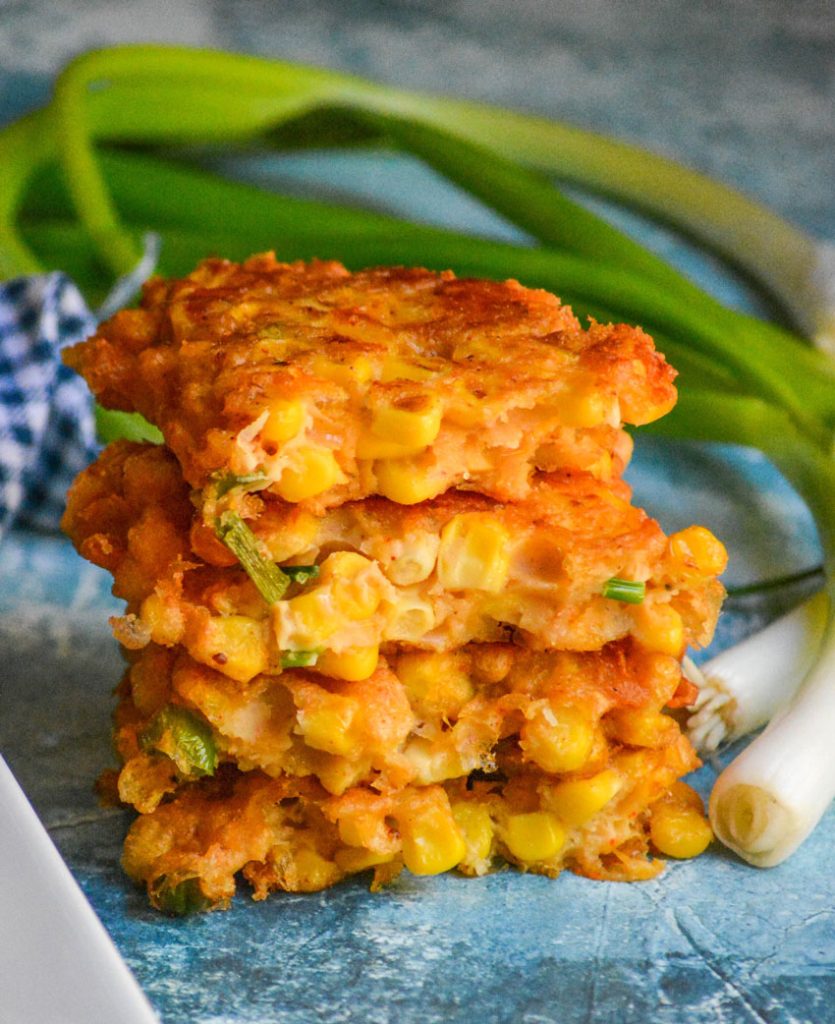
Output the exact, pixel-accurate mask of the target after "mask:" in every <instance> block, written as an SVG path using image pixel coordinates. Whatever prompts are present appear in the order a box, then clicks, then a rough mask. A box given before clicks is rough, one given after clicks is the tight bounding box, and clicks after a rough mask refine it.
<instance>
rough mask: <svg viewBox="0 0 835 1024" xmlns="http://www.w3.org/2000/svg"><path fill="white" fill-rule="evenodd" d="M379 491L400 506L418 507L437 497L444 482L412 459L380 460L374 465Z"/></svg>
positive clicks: (442, 488)
mask: <svg viewBox="0 0 835 1024" xmlns="http://www.w3.org/2000/svg"><path fill="white" fill-rule="evenodd" d="M374 474H375V476H376V478H377V490H378V491H379V492H380V494H382V495H383V497H384V498H389V499H390V500H391V501H396V502H397V503H398V505H416V504H417V503H418V502H421V501H428V500H429V498H434V497H437V495H439V494H440V493H441V491H443V490H444V486H445V483H444V481H443V480H441V479H438V478H435V477H432V476H431V475H430V474H429V473H427V472H426V470H425V469H424V468H422V467H421V466H419V465H417V464H416V463H415V462H414V461H413V460H412V459H379V460H378V461H377V462H375V463H374Z"/></svg>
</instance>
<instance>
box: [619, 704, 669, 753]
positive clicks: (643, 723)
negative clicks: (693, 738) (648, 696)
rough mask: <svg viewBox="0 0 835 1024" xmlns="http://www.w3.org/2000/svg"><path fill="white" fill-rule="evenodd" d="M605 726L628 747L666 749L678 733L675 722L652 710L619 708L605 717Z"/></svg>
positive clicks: (667, 716)
mask: <svg viewBox="0 0 835 1024" xmlns="http://www.w3.org/2000/svg"><path fill="white" fill-rule="evenodd" d="M607 725H608V729H609V732H610V733H611V735H613V736H614V738H615V739H617V740H620V742H621V743H626V744H627V745H628V746H630V747H666V746H667V745H668V744H669V743H670V742H671V741H672V740H673V739H674V738H675V736H676V735H677V733H678V726H677V725H676V723H675V721H674V720H673V719H672V718H670V717H669V715H665V714H662V713H661V712H660V711H656V710H654V709H653V708H619V709H617V710H616V711H612V712H611V713H610V714H609V715H608V716H607Z"/></svg>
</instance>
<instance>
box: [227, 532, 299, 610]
mask: <svg viewBox="0 0 835 1024" xmlns="http://www.w3.org/2000/svg"><path fill="white" fill-rule="evenodd" d="M215 533H217V535H218V537H220V539H221V540H222V541H223V543H224V544H225V545H226V546H227V547H228V548H229V550H230V551H231V552H232V554H233V555H234V556H235V558H237V559H238V561H239V562H240V563H241V565H242V566H243V567H244V569H245V570H246V574H247V576H249V578H250V579H251V580H252V582H253V583H254V584H255V586H256V587H257V588H258V592H259V593H260V594H261V597H263V598H264V600H265V601H266V602H267V604H275V603H276V601H280V600H281V599H282V597H284V594H285V592H286V590H287V588H288V587H289V586H290V577H289V576H288V575H287V574H286V573H284V572H282V571H281V569H279V567H278V566H277V565H276V564H275V563H274V562H270V561H269V560H268V559H267V558H265V557H264V555H263V554H262V553H261V545H260V544H259V542H258V538H257V537H256V536H255V534H254V533H253V532H252V530H250V528H249V527H248V526H247V525H246V523H245V522H244V521H243V519H241V517H240V516H239V515H238V513H237V512H223V513H221V515H220V516H219V517H218V518H217V519H216V520H215Z"/></svg>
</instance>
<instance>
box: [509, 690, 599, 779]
mask: <svg viewBox="0 0 835 1024" xmlns="http://www.w3.org/2000/svg"><path fill="white" fill-rule="evenodd" d="M593 745H594V726H593V724H592V722H591V721H590V720H589V717H588V715H586V714H584V713H583V712H582V711H581V710H580V709H579V708H575V707H571V706H568V707H551V706H549V707H545V708H542V709H540V710H538V711H537V713H536V714H535V715H534V716H533V717H532V718H529V719H528V720H527V721H526V722H525V723H524V724H523V726H522V729H521V732H520V746H521V747H522V750H523V751H524V752H525V757H526V758H527V759H528V760H531V761H535V762H536V763H537V764H538V765H539V767H540V768H542V769H543V770H544V771H546V772H551V773H554V774H558V773H560V772H574V771H577V770H578V769H579V768H582V767H583V765H584V764H585V763H586V761H587V760H588V759H589V755H590V754H591V750H592V746H593Z"/></svg>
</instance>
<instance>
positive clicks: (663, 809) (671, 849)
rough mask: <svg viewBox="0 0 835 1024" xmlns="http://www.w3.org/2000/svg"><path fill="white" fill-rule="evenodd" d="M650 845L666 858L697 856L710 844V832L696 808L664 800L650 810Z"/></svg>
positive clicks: (711, 835)
mask: <svg viewBox="0 0 835 1024" xmlns="http://www.w3.org/2000/svg"><path fill="white" fill-rule="evenodd" d="M649 831H650V836H651V837H652V844H653V846H654V847H655V848H656V849H657V850H658V852H659V853H663V854H665V855H666V856H668V857H678V858H681V859H686V858H688V857H698V855H699V854H700V853H703V852H704V851H705V850H706V849H707V847H708V846H709V845H710V841H711V840H712V839H713V832H712V831H711V829H710V825H709V824H708V822H707V820H706V819H705V818H704V816H703V815H702V814H701V812H700V811H699V810H697V809H696V808H695V807H688V806H686V805H682V804H678V803H672V802H667V801H664V802H662V803H659V804H656V805H655V807H653V809H652V814H651V817H650V826H649Z"/></svg>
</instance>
